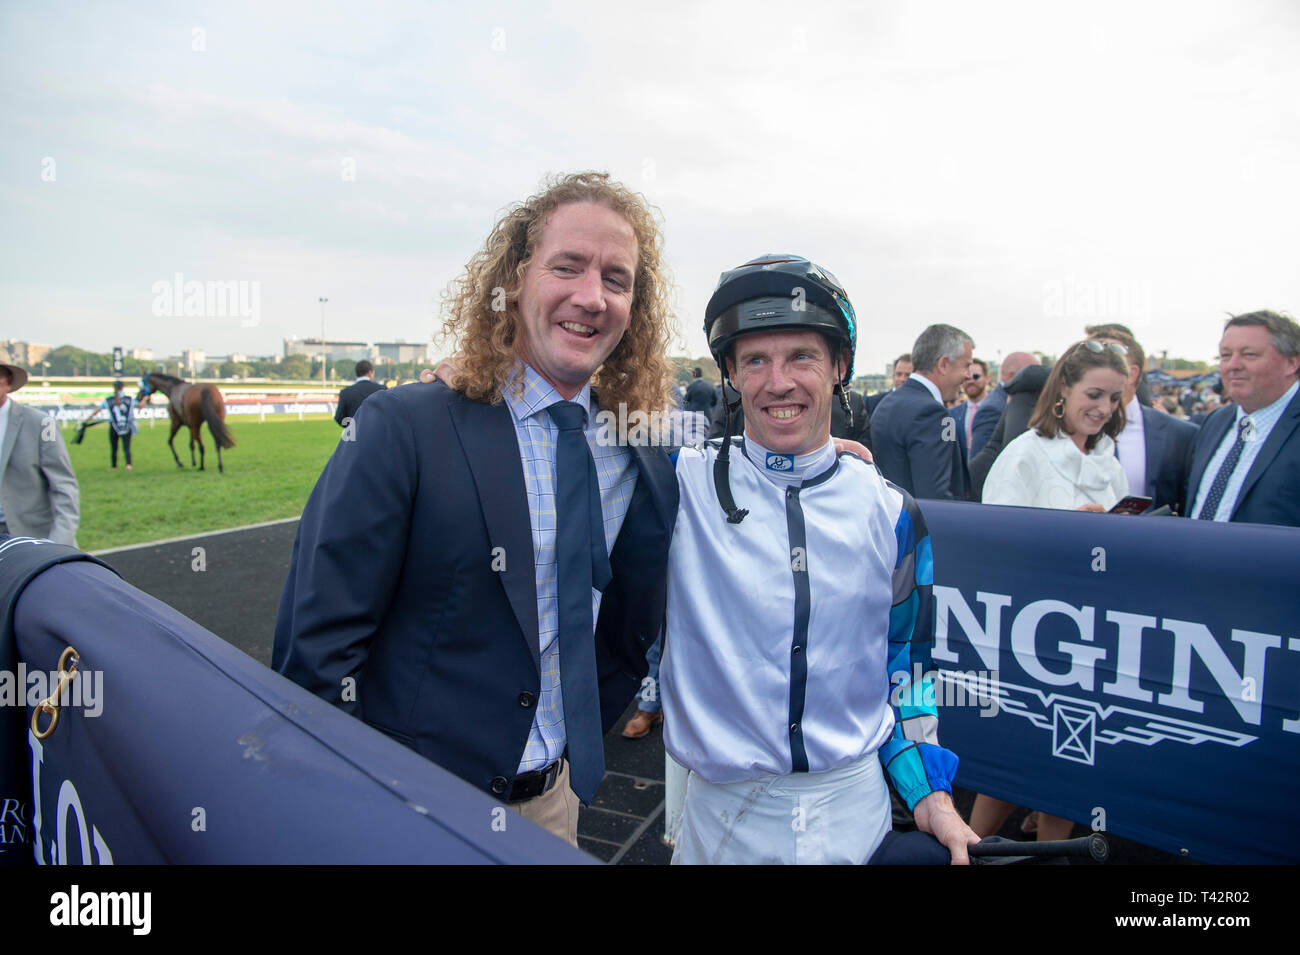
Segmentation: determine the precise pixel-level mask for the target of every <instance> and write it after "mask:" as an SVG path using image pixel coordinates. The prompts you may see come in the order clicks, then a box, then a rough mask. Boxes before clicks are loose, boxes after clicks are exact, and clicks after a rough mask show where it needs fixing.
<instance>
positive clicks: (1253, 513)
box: [1187, 392, 1300, 527]
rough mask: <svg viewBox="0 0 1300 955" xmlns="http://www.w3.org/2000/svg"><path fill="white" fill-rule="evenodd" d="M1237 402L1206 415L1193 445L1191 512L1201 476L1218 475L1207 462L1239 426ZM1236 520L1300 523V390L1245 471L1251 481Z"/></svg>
mask: <svg viewBox="0 0 1300 955" xmlns="http://www.w3.org/2000/svg"><path fill="white" fill-rule="evenodd" d="M1236 421H1237V406H1236V405H1227V406H1226V407H1223V408H1220V409H1219V410H1218V411H1216V412H1214V414H1212V415H1210V417H1209V418H1207V419H1206V421H1205V424H1204V425H1202V426H1201V430H1200V431H1198V432H1197V433H1196V442H1195V446H1194V447H1193V448H1192V472H1191V476H1190V478H1189V480H1188V482H1187V510H1188V512H1189V513H1188V516H1189V517H1194V516H1195V515H1194V514H1191V513H1190V511H1191V509H1192V507H1193V506H1194V505H1195V503H1196V495H1197V494H1198V493H1199V492H1200V487H1201V482H1202V481H1213V480H1214V478H1215V475H1209V476H1208V477H1207V476H1206V474H1205V468H1206V466H1207V465H1208V464H1209V463H1210V458H1211V457H1213V456H1214V452H1215V450H1216V449H1217V448H1218V447H1219V443H1220V442H1221V441H1223V439H1224V437H1225V436H1226V435H1227V434H1228V432H1229V431H1230V430H1232V429H1233V428H1234V427H1235V426H1236ZM1229 520H1232V521H1239V522H1242V523H1249V524H1285V525H1288V526H1290V527H1300V392H1297V393H1296V396H1295V397H1294V398H1292V399H1291V403H1290V404H1288V405H1287V406H1286V408H1285V409H1284V410H1283V411H1282V417H1280V418H1278V419H1277V423H1276V424H1274V425H1273V430H1272V431H1271V432H1269V435H1268V440H1267V441H1265V442H1264V446H1263V447H1262V448H1260V449H1259V455H1258V456H1257V457H1256V458H1255V462H1254V463H1253V464H1252V465H1251V466H1250V470H1249V471H1247V472H1246V481H1245V483H1244V484H1242V486H1241V493H1240V494H1238V495H1237V503H1236V504H1235V505H1234V506H1233V508H1232V516H1231V517H1230V518H1229Z"/></svg>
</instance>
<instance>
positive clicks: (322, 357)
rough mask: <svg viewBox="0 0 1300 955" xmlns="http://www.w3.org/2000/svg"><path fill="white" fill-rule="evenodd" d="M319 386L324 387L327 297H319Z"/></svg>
mask: <svg viewBox="0 0 1300 955" xmlns="http://www.w3.org/2000/svg"><path fill="white" fill-rule="evenodd" d="M316 301H318V302H320V386H321V388H324V387H325V360H326V359H325V303H326V302H328V301H329V299H327V298H320V299H317V300H316Z"/></svg>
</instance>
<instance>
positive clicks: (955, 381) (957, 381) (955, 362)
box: [929, 342, 971, 404]
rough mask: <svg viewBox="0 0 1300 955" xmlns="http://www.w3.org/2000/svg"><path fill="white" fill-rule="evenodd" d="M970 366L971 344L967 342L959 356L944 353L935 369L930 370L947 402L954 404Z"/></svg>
mask: <svg viewBox="0 0 1300 955" xmlns="http://www.w3.org/2000/svg"><path fill="white" fill-rule="evenodd" d="M970 366H971V346H970V342H967V343H966V345H965V346H964V348H963V350H962V353H961V356H960V357H959V358H955V359H953V358H949V357H948V356H947V355H944V356H943V357H941V358H940V359H939V361H938V362H937V363H936V364H935V366H934V371H932V372H929V378H930V380H931V381H933V382H934V383H935V385H937V386H938V388H939V394H940V395H941V396H942V397H943V400H944V403H945V404H952V403H953V401H955V400H956V398H957V396H958V395H959V394H960V393H961V385H962V382H964V381H965V380H966V373H967V372H968V371H969V370H970Z"/></svg>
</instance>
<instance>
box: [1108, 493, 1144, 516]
mask: <svg viewBox="0 0 1300 955" xmlns="http://www.w3.org/2000/svg"><path fill="white" fill-rule="evenodd" d="M1150 506H1151V498H1149V497H1143V496H1142V495H1140V494H1130V495H1129V496H1128V497H1126V498H1124V499H1123V500H1122V501H1120V502H1119V503H1118V504H1116V505H1115V506H1114V507H1112V508H1111V509H1110V510H1109V511H1107V512H1106V513H1108V514H1141V513H1142V512H1143V511H1145V510H1146V509H1147V508H1148V507H1150Z"/></svg>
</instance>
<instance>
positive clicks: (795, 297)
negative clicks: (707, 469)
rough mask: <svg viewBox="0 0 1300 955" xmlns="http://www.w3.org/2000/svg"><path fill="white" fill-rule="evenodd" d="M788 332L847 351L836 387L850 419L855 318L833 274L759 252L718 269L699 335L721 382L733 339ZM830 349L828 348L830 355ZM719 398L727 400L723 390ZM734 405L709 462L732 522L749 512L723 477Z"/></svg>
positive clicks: (726, 379) (805, 261)
mask: <svg viewBox="0 0 1300 955" xmlns="http://www.w3.org/2000/svg"><path fill="white" fill-rule="evenodd" d="M792 330H794V331H798V330H809V331H817V332H821V333H822V334H823V335H825V336H826V337H827V339H828V340H829V341H831V342H833V343H836V344H838V345H839V346H840V348H839V351H840V353H841V354H846V355H847V357H848V361H847V363H846V365H845V369H844V375H843V377H842V378H841V379H840V381H839V382H838V383H837V385H836V388H835V390H836V392H838V393H839V396H840V403H841V405H842V406H843V407H844V411H845V413H846V414H847V415H848V417H849V421H850V422H852V420H853V412H852V411H851V410H850V409H849V402H848V396H847V395H846V394H845V389H847V388H848V386H849V382H850V381H852V380H853V353H854V351H855V349H856V347H857V333H858V329H857V316H856V315H854V313H853V305H852V304H851V303H850V302H849V296H848V293H847V292H845V291H844V286H842V285H841V284H840V282H839V279H837V278H836V277H835V276H834V275H832V274H831V273H830V272H828V271H827V270H826V269H823V268H821V267H820V266H818V265H816V264H814V263H813V262H811V261H809V260H808V259H805V258H803V257H802V256H798V255H764V256H760V257H759V258H757V259H751V260H750V261H748V262H746V263H745V264H744V265H742V266H740V267H738V268H734V269H731V270H730V271H728V272H723V273H722V276H721V278H719V279H718V287H717V289H715V290H714V292H713V296H712V297H711V298H710V299H709V304H708V305H707V306H705V309H704V334H705V336H706V337H707V338H708V340H709V351H710V352H712V353H713V360H714V361H715V362H717V363H718V369H719V370H720V371H721V372H722V379H723V381H724V382H727V383H728V384H730V376H729V375H728V374H727V356H728V355H730V354H731V349H732V346H733V345H734V344H735V342H736V339H738V338H739V337H740V336H742V335H747V334H752V333H755V332H775V331H792ZM835 350H836V349H832V354H833V353H834V351H835ZM723 400H724V401H725V400H726V398H725V390H724V398H723ZM739 406H740V402H739V401H736V402H729V403H727V405H726V412H727V426H726V429H725V431H724V432H723V436H722V447H721V449H720V450H719V452H718V457H717V460H716V461H714V464H713V476H714V485H715V486H716V488H717V492H718V502H719V503H720V504H721V505H722V508H723V510H725V511H726V512H727V521H728V522H729V523H732V524H739V523H740V522H741V521H743V520H744V519H745V515H746V514H748V513H749V512H748V511H747V510H744V509H741V508H737V507H736V504H735V501H734V500H733V499H732V497H731V485H730V482H729V481H728V479H727V469H728V466H729V463H730V453H731V415H732V412H734V411H735V410H736V408H738V407H739Z"/></svg>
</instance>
